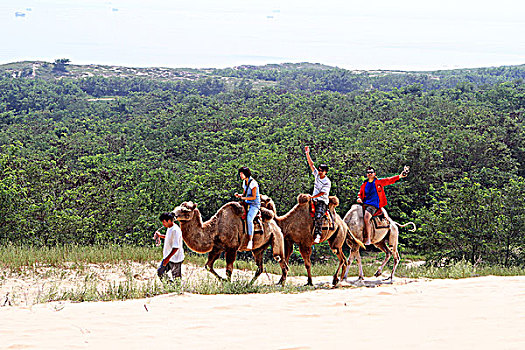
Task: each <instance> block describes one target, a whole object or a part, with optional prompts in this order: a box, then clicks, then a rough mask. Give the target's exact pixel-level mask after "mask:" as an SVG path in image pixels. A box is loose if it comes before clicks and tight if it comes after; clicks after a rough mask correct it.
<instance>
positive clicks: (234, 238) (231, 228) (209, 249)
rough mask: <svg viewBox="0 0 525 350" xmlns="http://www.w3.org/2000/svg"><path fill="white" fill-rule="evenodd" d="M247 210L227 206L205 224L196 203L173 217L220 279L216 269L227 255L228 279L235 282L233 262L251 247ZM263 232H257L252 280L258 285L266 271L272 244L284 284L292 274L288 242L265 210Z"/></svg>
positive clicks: (177, 210) (236, 205) (189, 243)
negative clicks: (266, 255) (244, 218)
mask: <svg viewBox="0 0 525 350" xmlns="http://www.w3.org/2000/svg"><path fill="white" fill-rule="evenodd" d="M243 212H244V209H243V207H242V206H241V204H239V203H238V202H230V203H227V204H225V205H223V206H222V207H221V208H220V209H219V211H218V212H217V213H216V214H215V215H214V216H213V217H212V218H211V219H209V220H208V221H206V222H202V217H201V213H200V211H199V209H197V205H196V204H195V203H193V202H184V203H182V204H181V205H179V206H178V207H176V208H175V209H174V210H173V214H174V215H175V217H176V218H177V220H179V221H180V224H181V230H182V238H183V239H184V242H186V245H187V246H188V247H189V248H190V249H191V250H193V251H195V252H197V253H201V254H203V253H208V261H207V262H206V265H205V267H206V269H207V270H209V271H210V272H211V273H212V274H214V275H215V276H217V277H218V278H219V279H223V278H222V277H220V276H219V275H218V274H217V272H216V271H215V270H214V269H213V264H214V262H215V260H217V259H218V258H219V256H220V255H221V253H222V252H223V251H224V252H225V257H226V276H227V278H228V279H231V275H232V270H233V262H234V261H235V258H236V257H237V252H238V251H245V250H246V245H247V244H248V234H247V233H245V231H244V228H243V226H244V222H243V221H242V219H241V217H242V215H243ZM261 214H262V219H263V220H262V221H263V223H262V224H263V227H264V229H263V233H262V234H259V233H257V232H256V233H255V235H254V238H253V250H252V254H253V257H254V259H255V263H256V264H257V271H256V272H255V276H254V277H253V279H252V282H254V281H255V280H256V279H257V277H259V275H260V274H261V273H262V272H263V270H264V268H263V253H264V251H265V250H266V248H267V247H268V246H269V245H270V244H271V245H272V249H273V257H274V259H275V260H276V261H277V262H279V264H280V265H281V270H282V275H281V280H280V281H279V283H280V284H283V285H284V283H285V281H286V275H287V274H288V264H287V263H286V261H285V259H284V240H283V235H282V233H281V230H280V228H279V226H277V224H276V222H275V220H273V217H274V215H273V212H271V211H270V210H267V209H264V208H261Z"/></svg>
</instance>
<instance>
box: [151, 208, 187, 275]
mask: <svg viewBox="0 0 525 350" xmlns="http://www.w3.org/2000/svg"><path fill="white" fill-rule="evenodd" d="M159 219H160V221H162V225H163V226H164V227H166V228H167V230H166V234H165V235H163V234H161V233H160V232H159V231H156V232H155V235H154V236H153V239H155V241H156V242H157V245H159V244H160V239H161V238H164V248H163V251H162V252H163V259H162V261H161V262H160V265H159V268H158V270H157V275H158V276H159V277H160V278H161V279H162V278H165V277H166V276H165V275H166V273H167V272H169V271H171V276H172V278H171V281H173V279H175V278H181V277H182V262H183V261H184V247H183V243H182V231H181V229H180V227H179V226H178V225H177V224H176V223H174V222H173V220H174V216H173V214H172V213H162V214H161V215H160V217H159Z"/></svg>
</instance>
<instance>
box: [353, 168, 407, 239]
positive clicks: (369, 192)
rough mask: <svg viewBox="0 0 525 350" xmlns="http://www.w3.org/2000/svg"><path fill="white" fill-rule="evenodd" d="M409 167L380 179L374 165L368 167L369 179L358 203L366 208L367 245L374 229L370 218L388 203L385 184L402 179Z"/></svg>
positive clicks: (361, 190) (362, 188)
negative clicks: (399, 172) (394, 174)
mask: <svg viewBox="0 0 525 350" xmlns="http://www.w3.org/2000/svg"><path fill="white" fill-rule="evenodd" d="M408 170H409V168H408V167H407V166H405V168H404V169H403V171H402V172H401V174H399V175H396V176H392V177H387V178H384V179H378V178H377V176H376V171H375V170H374V168H372V167H368V168H367V169H366V177H367V181H365V182H364V183H363V184H362V185H361V188H360V190H359V194H358V195H357V203H359V204H363V210H364V219H365V232H364V235H365V236H366V237H363V238H364V239H363V240H364V241H365V245H370V244H371V242H370V236H371V231H372V226H371V223H370V220H371V219H372V216H373V215H374V214H375V213H376V212H377V211H378V210H379V209H381V208H383V207H384V206H386V205H387V200H386V195H385V191H384V189H383V187H384V186H388V185H392V184H393V183H395V182H397V181H398V180H399V179H402V178H404V177H406V176H407V175H408Z"/></svg>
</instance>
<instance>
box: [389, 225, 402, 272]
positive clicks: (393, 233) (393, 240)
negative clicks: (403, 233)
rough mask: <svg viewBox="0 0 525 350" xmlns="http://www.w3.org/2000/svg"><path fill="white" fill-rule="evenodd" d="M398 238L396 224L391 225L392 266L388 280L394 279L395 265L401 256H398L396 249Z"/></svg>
mask: <svg viewBox="0 0 525 350" xmlns="http://www.w3.org/2000/svg"><path fill="white" fill-rule="evenodd" d="M398 238H399V231H398V228H397V226H395V225H392V226H391V228H390V239H389V241H390V245H391V246H392V255H393V257H394V266H393V267H392V273H391V274H390V280H391V281H393V280H394V273H395V272H396V268H397V265H398V264H399V261H400V260H401V257H400V256H399V251H398V250H397V243H398Z"/></svg>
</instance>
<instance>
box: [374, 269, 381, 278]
mask: <svg viewBox="0 0 525 350" xmlns="http://www.w3.org/2000/svg"><path fill="white" fill-rule="evenodd" d="M382 273H383V272H382V271H379V270H377V271H376V273H374V277H379V276H381V274H382Z"/></svg>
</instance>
